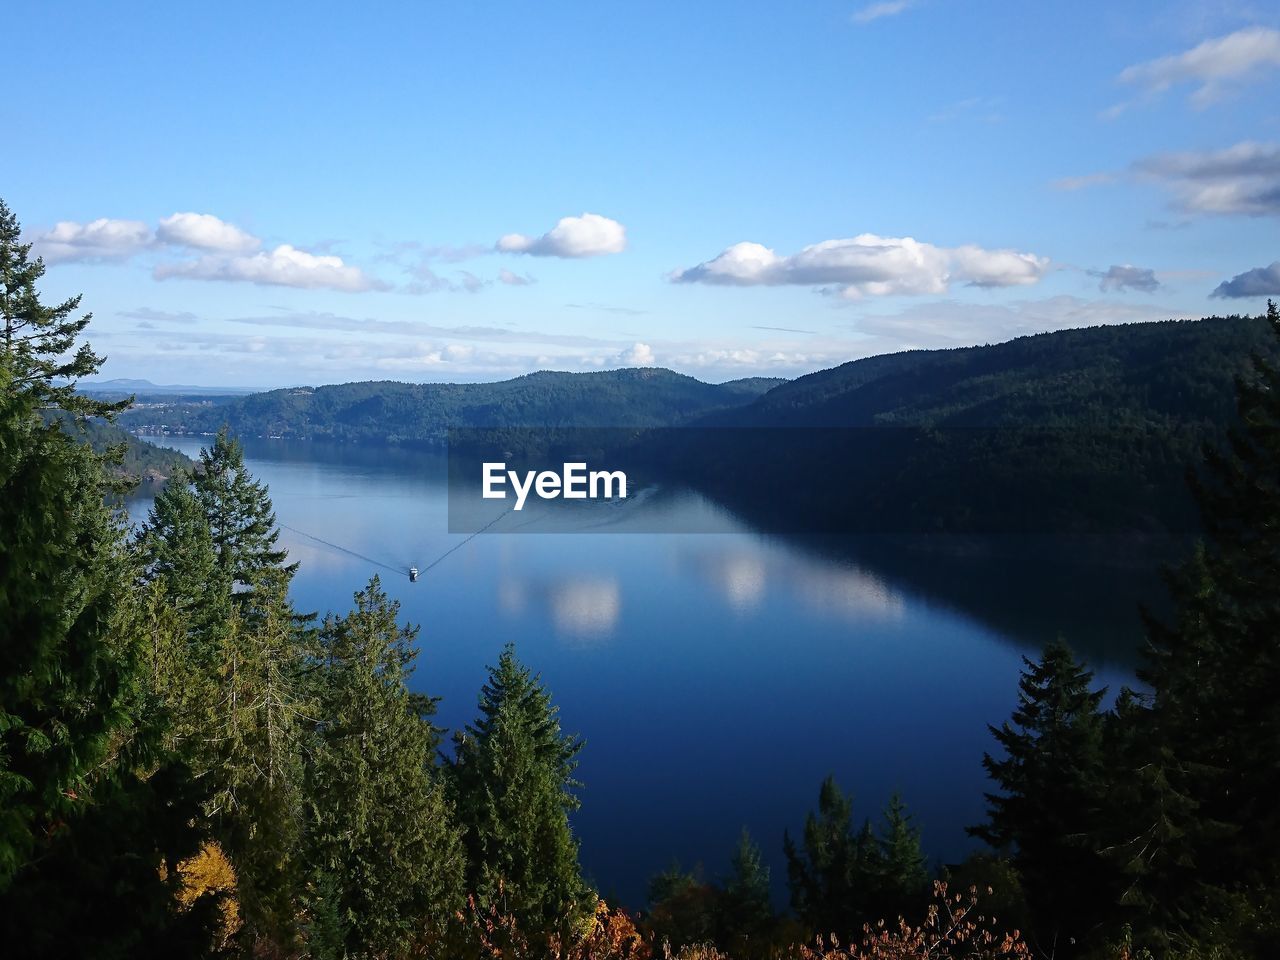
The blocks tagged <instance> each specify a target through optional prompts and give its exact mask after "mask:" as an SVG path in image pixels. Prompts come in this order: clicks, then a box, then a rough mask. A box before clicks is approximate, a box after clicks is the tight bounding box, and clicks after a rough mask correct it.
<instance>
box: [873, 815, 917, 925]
mask: <svg viewBox="0 0 1280 960" xmlns="http://www.w3.org/2000/svg"><path fill="white" fill-rule="evenodd" d="M879 843H880V872H881V873H880V884H879V887H880V898H881V903H880V904H879V909H876V910H873V911H872V912H873V913H875V914H878V916H877V918H876V919H884V920H892V919H894V918H895V917H898V916H909V915H910V913H911V908H913V907H915V906H916V905H917V904H922V903H923V902H924V901H925V900H926V898H927V894H928V892H929V891H928V888H929V871H928V867H927V864H926V859H925V855H924V849H923V848H922V847H921V845H920V830H919V829H918V828H917V827H915V826H914V825H913V824H912V822H911V816H910V814H908V813H907V808H906V804H904V803H903V802H902V796H901V795H900V794H897V793H895V794H894V795H893V796H892V797H890V798H889V803H888V805H887V806H886V807H885V809H884V827H883V829H882V831H881V834H880V840H879Z"/></svg>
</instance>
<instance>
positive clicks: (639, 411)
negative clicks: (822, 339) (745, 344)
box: [120, 367, 785, 444]
mask: <svg viewBox="0 0 1280 960" xmlns="http://www.w3.org/2000/svg"><path fill="white" fill-rule="evenodd" d="M783 382H785V381H782V380H777V379H770V378H764V377H752V378H747V379H742V380H734V381H730V382H728V383H722V384H711V383H704V382H703V381H701V380H697V379H695V378H694V377H689V376H685V375H684V374H679V373H674V372H673V371H671V370H666V369H662V368H657V367H642V368H628V369H623V370H608V371H600V372H592V373H564V372H555V371H538V372H536V373H530V374H526V375H524V376H520V377H516V378H514V379H511V380H503V381H499V382H496V383H399V382H395V381H365V382H357V383H344V384H334V385H330V386H321V387H293V388H287V389H282V390H269V391H267V392H265V393H255V394H250V395H249V396H245V397H238V398H235V399H232V400H230V401H227V402H225V403H220V404H218V405H217V406H210V405H208V404H184V403H174V404H172V405H165V404H154V403H153V404H148V405H147V407H146V408H145V409H134V410H131V411H129V412H128V413H126V414H125V415H124V416H122V417H121V420H120V422H121V424H122V425H124V426H125V427H127V428H129V429H133V430H138V431H143V432H171V433H189V434H200V433H210V432H213V431H216V430H217V429H218V428H219V427H221V426H222V425H223V424H226V425H227V426H229V427H230V428H231V429H232V430H233V431H234V432H236V433H238V434H241V435H243V436H273V437H293V438H307V439H325V440H337V441H344V442H362V443H395V444H422V443H425V444H437V443H441V442H443V441H444V439H445V433H446V431H447V430H448V428H450V427H468V426H475V427H505V426H536V427H597V426H598V427H646V426H676V425H679V424H682V423H687V422H689V421H690V420H692V419H694V418H697V417H701V416H705V415H707V414H710V413H713V412H716V411H720V410H727V409H729V408H732V407H736V406H741V405H742V404H745V403H750V402H751V401H752V400H755V399H756V398H757V397H759V396H761V395H762V394H764V393H765V392H767V391H768V390H770V389H772V388H774V387H776V386H778V385H779V384H781V383H783Z"/></svg>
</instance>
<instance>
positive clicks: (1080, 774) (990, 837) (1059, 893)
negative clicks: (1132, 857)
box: [969, 641, 1115, 951]
mask: <svg viewBox="0 0 1280 960" xmlns="http://www.w3.org/2000/svg"><path fill="white" fill-rule="evenodd" d="M1023 663H1024V664H1025V669H1024V670H1023V672H1022V676H1021V679H1020V681H1019V684H1018V689H1019V696H1018V707H1017V709H1016V710H1015V711H1014V713H1013V718H1012V724H1010V723H1009V722H1005V723H1003V724H1001V725H1000V726H999V727H991V728H990V729H991V733H992V735H993V736H994V737H995V739H996V741H997V742H998V743H999V745H1000V747H1001V749H1002V752H1003V756H1001V757H999V758H997V757H993V756H992V755H991V754H986V755H985V756H984V757H983V761H982V762H983V766H984V767H985V768H986V770H987V774H988V776H990V777H991V779H992V780H994V781H995V782H996V784H997V785H998V786H999V788H1000V792H999V793H989V794H987V803H988V819H987V823H986V824H983V825H982V826H978V827H971V828H970V829H969V832H970V833H971V834H972V835H974V836H977V837H980V838H981V839H983V840H985V841H986V842H987V843H989V844H990V845H991V846H992V847H994V848H996V849H997V850H1000V851H1006V852H1009V853H1011V855H1012V861H1013V863H1014V866H1015V867H1016V868H1017V870H1018V873H1019V876H1020V877H1021V880H1022V885H1023V889H1024V891H1025V894H1026V899H1027V905H1028V908H1029V910H1030V912H1031V916H1032V920H1033V923H1034V930H1033V934H1034V939H1035V940H1036V941H1037V942H1038V943H1039V944H1040V946H1041V948H1042V949H1044V950H1046V951H1051V950H1052V949H1054V947H1055V945H1056V944H1066V943H1068V942H1069V941H1070V939H1071V938H1072V937H1078V936H1080V935H1081V934H1083V933H1085V932H1087V931H1088V930H1090V929H1092V928H1093V927H1094V926H1095V925H1096V924H1097V923H1098V922H1099V920H1100V918H1101V916H1102V915H1103V914H1104V913H1105V911H1106V910H1107V907H1108V905H1109V904H1110V903H1111V902H1112V901H1113V900H1114V898H1115V877H1114V871H1113V870H1112V868H1111V867H1110V865H1109V864H1108V862H1107V861H1106V859H1105V858H1104V857H1103V856H1102V855H1101V854H1100V852H1099V851H1098V849H1097V847H1098V842H1099V841H1098V837H1099V834H1100V832H1101V829H1102V826H1103V819H1102V814H1101V811H1102V810H1103V809H1104V803H1105V801H1104V797H1105V794H1106V783H1107V781H1106V772H1107V771H1106V767H1105V762H1104V754H1103V715H1102V713H1101V711H1100V709H1099V708H1100V704H1101V702H1102V698H1103V696H1105V690H1093V689H1091V682H1092V680H1093V674H1092V673H1091V672H1090V671H1089V670H1087V669H1086V668H1084V667H1082V666H1081V665H1080V664H1079V663H1077V662H1076V660H1075V659H1074V657H1073V656H1072V654H1071V651H1070V650H1069V649H1068V648H1067V646H1066V645H1065V644H1063V643H1062V642H1061V641H1056V642H1054V643H1051V644H1050V645H1049V646H1048V647H1046V648H1045V651H1044V653H1043V654H1042V656H1041V658H1040V660H1039V661H1038V662H1033V661H1031V660H1029V659H1027V658H1025V657H1024V658H1023Z"/></svg>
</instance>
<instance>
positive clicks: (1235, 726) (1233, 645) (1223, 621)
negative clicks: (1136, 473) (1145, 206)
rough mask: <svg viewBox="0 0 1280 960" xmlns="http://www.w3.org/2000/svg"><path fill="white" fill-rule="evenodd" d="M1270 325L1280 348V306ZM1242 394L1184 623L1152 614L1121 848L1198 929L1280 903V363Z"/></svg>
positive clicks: (1186, 590)
mask: <svg viewBox="0 0 1280 960" xmlns="http://www.w3.org/2000/svg"><path fill="white" fill-rule="evenodd" d="M1266 322H1267V323H1268V324H1269V325H1270V327H1271V330H1272V332H1273V333H1274V334H1275V336H1276V339H1277V341H1280V311H1277V309H1276V305H1275V303H1273V302H1268V304H1267V315H1266ZM1236 393H1237V407H1238V412H1239V423H1238V425H1237V426H1236V427H1235V428H1233V429H1232V431H1231V433H1230V436H1229V442H1228V445H1227V447H1226V449H1224V450H1209V451H1207V456H1206V459H1207V463H1206V467H1205V470H1204V471H1203V473H1202V474H1200V475H1197V476H1193V478H1192V488H1193V492H1194V493H1195V496H1196V500H1197V503H1198V505H1199V507H1200V513H1201V517H1202V519H1203V528H1204V539H1203V542H1202V544H1201V545H1200V546H1199V547H1198V548H1197V550H1196V551H1195V553H1194V555H1193V556H1192V558H1191V559H1190V561H1188V563H1187V564H1186V565H1185V566H1184V567H1183V568H1182V569H1181V570H1179V571H1177V572H1176V573H1174V574H1172V575H1171V576H1170V587H1171V592H1172V596H1173V600H1174V605H1175V613H1174V617H1173V620H1172V621H1171V622H1169V623H1160V622H1157V621H1156V620H1154V619H1153V618H1148V637H1149V641H1150V665H1149V668H1148V669H1147V671H1146V672H1145V674H1144V679H1145V680H1146V681H1147V682H1148V684H1149V685H1150V687H1151V689H1152V694H1151V697H1150V714H1149V715H1148V716H1146V717H1141V718H1140V719H1139V720H1138V722H1137V724H1136V725H1138V726H1139V729H1140V731H1141V734H1140V736H1141V740H1142V746H1143V751H1142V752H1141V754H1140V756H1139V758H1138V759H1137V760H1136V761H1135V762H1134V763H1133V767H1134V769H1136V770H1137V771H1138V772H1139V773H1140V774H1141V775H1142V776H1143V778H1144V782H1145V783H1146V785H1147V790H1146V793H1145V796H1143V797H1141V798H1139V799H1141V800H1142V801H1143V802H1142V803H1140V804H1138V803H1135V808H1134V809H1133V810H1132V811H1131V812H1130V821H1131V822H1132V821H1133V820H1137V821H1138V823H1137V825H1136V827H1135V829H1134V830H1132V831H1131V832H1132V834H1133V837H1132V838H1131V840H1130V842H1129V843H1128V844H1126V845H1124V846H1122V847H1120V849H1121V851H1122V852H1127V853H1128V854H1129V857H1128V860H1127V864H1126V866H1127V869H1128V871H1129V873H1130V874H1131V875H1132V876H1134V877H1135V887H1134V889H1133V890H1132V891H1131V895H1132V898H1133V899H1134V900H1135V902H1139V903H1146V904H1153V905H1157V906H1158V907H1159V909H1160V910H1161V911H1162V913H1163V915H1164V918H1165V920H1166V922H1167V923H1169V924H1170V925H1171V926H1180V927H1185V928H1187V929H1188V930H1190V931H1192V932H1197V931H1201V930H1204V929H1210V928H1216V927H1219V926H1221V923H1220V922H1219V921H1220V920H1221V915H1222V914H1223V913H1225V912H1232V911H1238V910H1240V909H1241V907H1240V903H1241V902H1245V903H1249V904H1253V905H1254V906H1253V907H1252V909H1259V908H1258V907H1257V904H1259V903H1262V904H1266V903H1268V902H1270V903H1274V901H1275V900H1276V899H1277V898H1280V808H1278V807H1277V805H1276V802H1275V801H1276V796H1277V795H1278V794H1280V764H1277V762H1276V744H1277V743H1280V698H1277V696H1276V690H1277V688H1280V643H1278V642H1277V638H1278V637H1280V594H1277V591H1276V587H1275V585H1276V583H1277V582H1278V581H1280V368H1278V367H1277V366H1276V365H1275V364H1274V363H1270V362H1267V361H1266V360H1264V359H1263V358H1262V357H1261V356H1257V355H1255V356H1254V357H1253V366H1252V370H1251V372H1250V374H1249V375H1248V376H1242V377H1240V378H1238V379H1237V383H1236ZM1233 901H1234V903H1233ZM1246 909H1248V908H1246ZM1259 912H1260V913H1263V914H1269V913H1271V912H1272V911H1271V909H1270V907H1266V906H1264V907H1262V908H1260V909H1259ZM1255 926H1256V927H1257V929H1259V930H1260V929H1262V926H1264V925H1255ZM1272 926H1274V924H1273V925H1272Z"/></svg>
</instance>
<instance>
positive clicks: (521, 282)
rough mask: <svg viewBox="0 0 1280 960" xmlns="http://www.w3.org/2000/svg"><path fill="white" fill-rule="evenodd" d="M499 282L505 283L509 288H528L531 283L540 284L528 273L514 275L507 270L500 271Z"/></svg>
mask: <svg viewBox="0 0 1280 960" xmlns="http://www.w3.org/2000/svg"><path fill="white" fill-rule="evenodd" d="M498 280H499V282H501V283H505V284H506V285H507V286H509V287H527V286H529V285H530V284H531V283H537V282H538V281H536V280H535V279H534V278H533V277H531V276H529V274H527V273H525V274H519V273H513V272H512V271H510V270H507V269H505V268H504V269H502V270H499V271H498Z"/></svg>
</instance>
